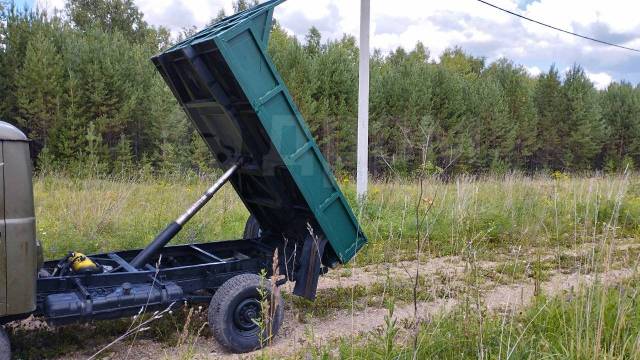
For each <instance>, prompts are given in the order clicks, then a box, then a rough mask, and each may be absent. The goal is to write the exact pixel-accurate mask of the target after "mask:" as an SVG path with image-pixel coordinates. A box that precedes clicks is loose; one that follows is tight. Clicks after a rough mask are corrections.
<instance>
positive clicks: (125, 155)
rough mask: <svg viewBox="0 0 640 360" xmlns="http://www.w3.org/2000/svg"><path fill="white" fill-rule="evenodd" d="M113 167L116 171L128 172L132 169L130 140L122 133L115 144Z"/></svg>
mask: <svg viewBox="0 0 640 360" xmlns="http://www.w3.org/2000/svg"><path fill="white" fill-rule="evenodd" d="M113 169H114V171H115V172H116V173H121V174H128V173H129V172H131V170H132V169H133V156H132V155H131V141H129V139H127V137H126V136H125V135H124V134H122V135H120V141H118V145H117V146H116V152H115V160H114V166H113Z"/></svg>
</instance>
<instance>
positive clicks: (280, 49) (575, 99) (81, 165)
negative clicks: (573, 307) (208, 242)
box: [0, 0, 640, 178]
mask: <svg viewBox="0 0 640 360" xmlns="http://www.w3.org/2000/svg"><path fill="white" fill-rule="evenodd" d="M254 1H255V0H254ZM253 3H254V2H251V1H246V0H240V1H236V2H234V9H235V11H239V10H242V9H245V8H247V7H249V6H251V5H252V4H253ZM224 16H225V13H224V11H222V10H221V11H220V13H219V14H218V16H217V18H215V19H212V23H213V22H215V21H216V19H218V18H221V17H224ZM196 30H197V29H195V28H189V29H183V30H182V32H181V34H179V35H175V34H173V35H172V33H171V32H170V31H169V30H168V29H167V28H164V27H155V26H151V25H149V24H148V23H147V22H146V21H145V18H144V14H142V13H141V11H140V10H139V9H138V8H137V7H136V6H135V4H134V1H133V0H69V1H67V3H66V6H65V8H64V9H63V10H61V11H59V12H57V13H55V14H50V13H49V14H48V13H46V11H43V10H39V9H23V8H19V7H17V6H15V5H13V4H12V3H9V2H7V1H0V119H3V120H4V121H8V122H10V123H12V124H15V125H17V126H18V127H20V128H21V129H23V130H24V131H25V132H26V133H27V134H28V136H29V137H30V138H31V139H32V140H33V141H32V155H33V158H34V161H35V164H36V169H38V170H41V171H46V170H53V169H54V170H56V171H66V172H68V173H70V174H76V175H82V174H86V173H87V172H90V173H92V174H111V173H123V172H124V173H129V172H131V171H142V172H146V173H153V174H155V173H181V172H184V171H193V172H196V173H205V172H208V171H211V169H212V168H213V166H212V161H213V160H212V157H211V156H210V155H209V152H208V149H207V148H206V145H205V144H204V142H203V141H202V140H201V139H200V137H199V136H198V134H197V133H196V131H195V130H194V128H193V127H192V126H191V124H190V122H189V121H188V119H187V118H186V115H185V114H184V112H183V111H182V109H181V108H180V107H179V105H178V104H177V102H176V100H175V99H174V97H173V95H172V94H171V92H170V90H169V89H168V88H167V86H166V85H165V84H164V82H163V80H162V78H161V77H160V76H159V74H157V72H156V70H155V68H154V67H153V65H152V63H151V61H150V60H149V59H150V58H151V57H152V56H153V55H154V54H156V53H158V52H159V51H161V50H162V49H164V48H166V47H168V46H170V45H171V44H172V43H173V42H175V41H178V40H179V39H180V38H183V37H184V36H187V35H189V34H192V33H194V32H195V31H196ZM269 51H270V53H271V55H272V57H273V58H274V61H275V65H276V67H277V68H278V70H279V71H280V73H281V75H282V77H283V78H284V80H285V83H286V84H287V86H288V88H289V90H290V92H291V94H292V95H293V97H294V100H295V102H296V103H297V105H298V107H299V110H300V111H301V112H302V114H303V116H304V117H305V119H306V121H307V123H308V124H309V126H310V128H311V131H312V132H313V134H314V135H315V138H316V141H317V142H318V143H319V145H320V147H321V149H322V151H323V153H324V154H325V156H326V157H327V159H328V161H329V162H330V164H331V165H332V166H333V168H334V170H335V171H336V173H337V174H339V176H343V177H350V176H352V175H353V174H354V173H355V153H356V152H355V147H356V135H355V134H356V128H357V86H358V78H357V77H358V47H357V41H356V39H355V38H354V37H353V36H350V35H344V36H343V37H342V38H341V39H337V40H333V39H322V37H321V35H320V32H319V31H318V30H317V29H316V28H311V29H309V31H308V33H307V34H306V36H305V37H304V39H298V38H296V37H295V36H292V35H290V34H289V33H287V32H286V31H285V30H284V29H283V28H282V27H281V26H280V25H279V24H278V23H277V21H276V23H275V25H274V28H273V31H272V37H271V42H270V45H269ZM370 93H371V95H370V96H371V98H370V158H369V163H370V169H371V173H372V175H373V176H374V177H376V178H384V177H387V176H400V177H413V176H416V175H419V174H425V173H426V174H443V175H446V176H456V175H460V174H472V175H473V174H484V173H498V174H500V173H506V172H511V171H520V172H523V173H537V172H553V171H564V172H591V171H605V172H618V171H624V170H625V169H632V168H633V167H634V166H636V165H640V84H631V83H629V82H625V81H620V82H614V83H612V84H610V85H609V86H608V87H607V88H606V89H604V90H598V89H596V88H595V87H594V85H593V83H592V82H591V81H590V80H589V78H588V77H587V76H586V73H585V70H584V69H583V68H582V67H581V66H580V65H579V64H574V65H573V66H572V67H571V68H570V69H567V70H566V71H565V70H560V69H558V68H556V67H555V66H552V67H551V68H550V69H548V70H547V71H546V72H543V73H542V74H540V75H539V76H536V77H534V76H531V75H530V74H529V73H528V72H527V70H526V68H524V67H523V66H521V65H519V64H515V63H514V62H512V61H510V60H509V59H505V58H502V59H498V60H496V61H493V62H489V61H487V59H485V58H483V57H475V56H472V55H470V54H469V53H467V52H465V50H464V49H462V48H459V47H453V48H450V49H448V50H446V51H445V52H444V53H443V54H441V55H440V56H439V57H435V56H433V55H432V54H431V53H430V51H429V49H428V44H423V43H417V44H416V45H415V47H414V48H413V49H403V48H398V49H396V50H395V51H392V52H390V53H385V52H382V51H380V50H375V51H374V52H373V53H372V56H371V89H370Z"/></svg>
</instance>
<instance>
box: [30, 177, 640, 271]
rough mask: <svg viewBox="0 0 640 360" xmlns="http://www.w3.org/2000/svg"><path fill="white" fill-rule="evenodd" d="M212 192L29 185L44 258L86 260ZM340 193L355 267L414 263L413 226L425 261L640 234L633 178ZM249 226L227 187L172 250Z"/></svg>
mask: <svg viewBox="0 0 640 360" xmlns="http://www.w3.org/2000/svg"><path fill="white" fill-rule="evenodd" d="M212 182H213V180H212V179H211V178H201V177H195V176H194V177H191V178H184V177H175V178H163V179H149V178H140V177H131V178H125V177H115V178H110V179H71V178H67V177H61V176H55V175H47V176H40V177H38V178H37V179H36V180H35V185H34V186H35V199H36V216H37V221H38V223H37V224H38V225H37V226H38V236H39V238H40V239H41V240H42V242H43V244H44V245H45V248H46V255H47V256H49V257H51V256H59V255H62V254H63V253H65V252H66V251H68V250H69V249H77V250H82V251H85V252H88V253H92V252H99V251H106V250H115V249H131V248H137V247H142V246H144V245H145V244H146V243H147V242H148V241H150V240H151V239H153V237H154V236H155V235H156V234H157V233H158V232H160V231H161V230H162V229H163V228H164V226H165V225H166V224H167V223H168V222H170V221H172V220H174V219H175V218H176V217H177V216H178V215H180V214H181V213H182V212H183V211H184V210H185V209H186V208H187V207H188V206H189V205H190V204H191V203H192V202H193V201H194V200H195V199H197V198H198V197H199V196H200V195H201V193H202V192H203V191H204V190H206V188H207V187H208V186H209V185H210V184H211V183H212ZM342 188H343V190H344V191H345V193H346V195H347V198H348V199H349V201H350V203H351V204H352V207H353V209H354V212H355V213H356V215H357V217H358V218H359V219H360V222H361V225H362V226H363V228H364V230H365V233H366V234H367V236H368V238H369V245H368V246H367V247H366V248H365V249H364V251H362V252H361V253H360V254H359V255H358V258H357V260H356V261H357V263H358V264H371V263H377V262H381V261H388V260H389V259H394V260H401V259H406V258H412V257H415V250H416V244H417V241H416V240H417V238H418V226H417V223H418V222H420V223H421V226H420V233H421V235H420V237H421V238H424V239H426V240H425V241H426V243H427V244H426V245H427V248H426V252H428V253H429V254H430V255H431V256H437V255H451V254H460V253H461V252H463V251H464V249H465V248H466V247H469V246H472V247H474V248H475V249H476V250H477V251H483V252H493V251H494V250H496V249H497V250H500V251H503V250H507V251H508V250H510V249H513V248H517V247H533V246H544V247H549V246H564V247H566V246H572V245H575V244H576V243H581V242H585V241H593V240H594V237H597V236H598V235H599V234H602V233H603V232H607V231H615V232H616V236H617V237H625V236H635V235H637V234H638V233H639V232H640V177H635V176H631V177H625V176H613V177H612V176H608V177H592V178H569V177H568V176H565V175H561V176H556V178H549V177H536V178H528V177H522V176H517V175H509V176H505V177H500V178H491V177H489V178H482V179H474V178H460V179H458V180H456V181H454V182H451V183H443V182H441V181H439V180H435V179H432V180H425V181H424V183H423V184H422V191H421V190H420V185H419V184H418V183H403V182H398V181H391V182H385V183H374V184H373V185H371V187H370V193H369V198H368V201H366V203H365V204H364V205H363V206H361V207H359V206H358V204H357V203H356V200H355V189H354V186H353V185H352V184H351V183H349V182H346V183H343V184H342ZM418 199H420V201H418ZM416 210H418V213H419V214H418V213H417V212H416ZM247 216H248V213H247V211H246V209H245V208H244V206H243V204H242V203H241V201H240V200H239V199H238V197H237V195H236V194H235V192H234V191H233V189H232V188H231V187H230V186H227V187H225V188H224V189H223V190H222V191H221V192H220V193H218V194H217V195H216V197H215V198H214V199H213V200H212V201H211V202H210V203H209V204H208V205H207V206H206V207H205V209H204V210H203V211H202V212H201V213H199V214H198V215H197V216H196V217H195V218H194V219H193V220H192V222H190V223H189V224H188V226H187V227H186V228H185V231H183V232H182V233H181V234H180V235H179V236H178V238H177V239H176V240H175V241H176V242H177V243H185V242H198V241H209V240H211V239H220V240H222V239H235V238H239V237H241V235H242V230H243V228H244V223H245V221H246V219H247ZM417 218H418V221H416V220H417ZM607 224H615V228H609V227H607V226H605V225H607ZM398 250H400V251H398Z"/></svg>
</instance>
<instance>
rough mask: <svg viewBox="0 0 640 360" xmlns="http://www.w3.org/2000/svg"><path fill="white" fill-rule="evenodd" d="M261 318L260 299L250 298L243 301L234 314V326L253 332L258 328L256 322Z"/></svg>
mask: <svg viewBox="0 0 640 360" xmlns="http://www.w3.org/2000/svg"><path fill="white" fill-rule="evenodd" d="M259 318H260V302H259V301H258V299H255V298H249V299H245V300H243V301H242V302H241V303H240V304H238V306H237V307H236V309H235V311H234V313H233V322H234V324H235V325H236V326H237V327H238V328H239V329H241V330H243V331H251V330H255V329H257V328H258V325H257V324H256V323H255V322H254V320H255V319H259Z"/></svg>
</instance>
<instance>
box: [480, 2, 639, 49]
mask: <svg viewBox="0 0 640 360" xmlns="http://www.w3.org/2000/svg"><path fill="white" fill-rule="evenodd" d="M476 1H478V2H481V3H483V4H485V5H487V6H490V7H492V8H495V9H498V10H500V11H503V12H506V13H507V14H511V15H513V16H516V17H519V18H521V19H524V20H527V21H530V22H532V23H536V24H538V25H542V26H545V27H548V28H550V29H553V30H556V31H560V32H563V33H565V34H569V35H573V36H577V37H579V38H583V39H586V40H591V41H595V42H597V43H600V44H604V45H608V46H613V47H617V48H620V49H625V50H629V51H634V52H638V53H640V50H639V49H634V48H631V47H627V46H623V45H618V44H614V43H611V42H608V41H604V40H599V39H596V38H592V37H590V36H586V35H581V34H577V33H574V32H573V31H568V30H564V29H561V28H559V27H555V26H553V25H549V24H545V23H543V22H542V21H538V20H535V19H531V18H529V17H526V16H524V15H521V14H518V13H516V12H513V11H511V10H507V9H504V8H502V7H500V6H498V5H494V4H492V3H490V2H487V1H485V0H476Z"/></svg>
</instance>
